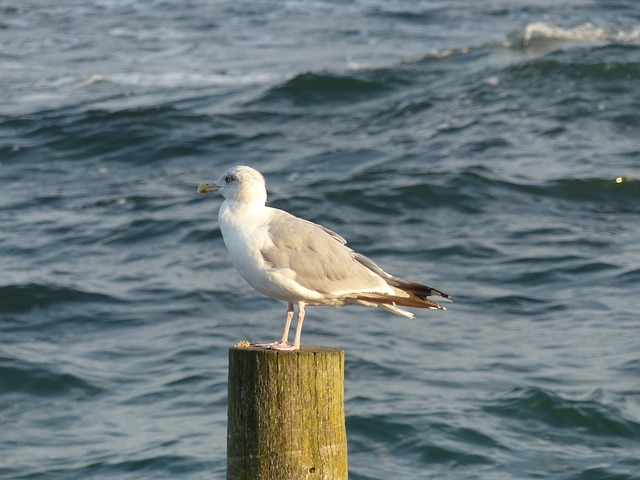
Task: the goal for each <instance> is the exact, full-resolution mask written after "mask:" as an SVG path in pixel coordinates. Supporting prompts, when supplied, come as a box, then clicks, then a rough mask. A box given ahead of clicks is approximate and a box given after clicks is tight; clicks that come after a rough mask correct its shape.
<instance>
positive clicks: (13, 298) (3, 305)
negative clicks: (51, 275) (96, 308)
mask: <svg viewBox="0 0 640 480" xmlns="http://www.w3.org/2000/svg"><path fill="white" fill-rule="evenodd" d="M89 302H102V303H104V302H108V303H113V302H118V300H117V299H116V298H114V297H112V296H109V295H105V294H103V293H97V292H89V291H85V290H81V289H79V288H73V287H66V286H60V285H48V284H41V283H26V284H20V285H4V286H0V313H1V312H21V311H29V310H33V309H36V308H45V307H48V306H51V305H57V304H60V303H89Z"/></svg>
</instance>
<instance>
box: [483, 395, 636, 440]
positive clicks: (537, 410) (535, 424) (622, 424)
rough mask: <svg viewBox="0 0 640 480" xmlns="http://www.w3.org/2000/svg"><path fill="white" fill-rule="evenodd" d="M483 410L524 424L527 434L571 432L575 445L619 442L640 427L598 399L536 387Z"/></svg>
mask: <svg viewBox="0 0 640 480" xmlns="http://www.w3.org/2000/svg"><path fill="white" fill-rule="evenodd" d="M483 410H484V411H485V412H487V413H490V414H492V415H497V416H500V417H503V418H510V419H512V420H513V421H515V422H522V423H525V424H526V425H527V429H528V430H530V431H537V432H539V433H542V432H546V431H547V430H549V429H550V431H555V432H557V431H558V430H567V431H573V432H574V435H575V440H576V441H582V440H583V439H582V437H581V435H584V434H588V435H593V436H595V437H620V438H638V435H640V424H639V423H638V422H636V421H634V420H631V419H630V418H627V417H626V416H625V415H624V413H623V412H622V411H620V409H618V408H617V407H614V406H612V405H609V404H605V403H602V402H601V401H599V400H598V399H597V398H587V399H573V398H569V397H567V396H565V395H561V394H559V393H557V392H553V391H550V390H548V389H543V388H538V387H519V388H516V389H514V390H512V391H511V392H509V393H506V394H504V395H503V396H501V397H498V398H496V399H494V400H491V401H488V402H487V403H486V404H485V406H484V407H483Z"/></svg>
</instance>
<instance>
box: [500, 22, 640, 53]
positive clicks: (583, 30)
mask: <svg viewBox="0 0 640 480" xmlns="http://www.w3.org/2000/svg"><path fill="white" fill-rule="evenodd" d="M602 40H607V41H613V42H637V41H639V40H640V28H633V29H631V30H617V31H615V32H612V31H607V30H606V29H605V28H603V27H599V26H597V25H594V24H593V23H590V22H587V23H583V24H581V25H578V26H576V27H573V28H562V27H559V26H557V25H553V24H551V23H545V22H532V23H529V24H528V25H527V26H525V27H524V28H523V29H522V30H520V31H518V32H515V33H512V34H510V35H508V36H507V39H506V40H505V42H504V46H505V47H506V48H544V47H548V46H549V45H550V44H553V43H557V42H581V43H583V42H598V41H602Z"/></svg>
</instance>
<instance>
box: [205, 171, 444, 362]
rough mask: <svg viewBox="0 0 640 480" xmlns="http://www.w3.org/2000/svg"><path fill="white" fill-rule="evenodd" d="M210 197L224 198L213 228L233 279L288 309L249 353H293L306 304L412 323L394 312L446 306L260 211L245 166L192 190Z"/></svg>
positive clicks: (318, 231)
mask: <svg viewBox="0 0 640 480" xmlns="http://www.w3.org/2000/svg"><path fill="white" fill-rule="evenodd" d="M210 192H218V193H220V194H221V195H222V196H223V197H224V201H223V202H222V205H221V206H220V210H219V212H218V221H219V224H220V230H221V231H222V236H223V238H224V243H225V246H226V247H227V251H228V252H229V257H230V258H231V261H232V262H233V264H234V266H235V267H236V269H237V270H238V272H239V273H240V275H241V276H242V277H243V278H244V279H245V280H246V282H247V283H248V284H249V285H251V286H252V287H253V288H254V289H256V290H257V291H258V292H260V293H261V294H263V295H266V296H268V297H272V298H275V299H278V300H282V301H285V302H287V304H288V306H287V313H286V321H285V327H284V332H283V334H282V338H281V339H280V340H279V341H276V342H273V343H267V344H256V346H261V347H265V348H268V349H272V350H281V351H295V350H299V349H300V335H301V333H302V323H303V322H304V316H305V307H306V306H307V305H329V306H343V305H364V306H369V307H379V308H383V309H384V310H387V311H389V312H391V313H394V314H396V315H401V316H403V317H405V318H414V315H413V313H411V312H408V311H406V310H403V309H401V308H399V307H400V306H402V307H415V308H428V309H432V310H445V307H443V306H442V305H440V304H438V303H436V302H435V301H433V300H430V299H429V298H428V297H438V301H450V300H448V298H449V295H447V294H446V293H444V292H441V291H440V290H436V289H435V288H431V287H428V286H426V285H421V284H419V283H413V282H408V281H406V280H401V279H399V278H397V277H394V276H393V275H390V274H388V273H387V272H385V271H384V270H382V268H380V267H379V266H378V265H377V264H376V263H374V262H373V260H371V259H369V258H367V257H365V256H364V255H361V254H360V253H356V252H354V251H353V250H352V249H351V248H349V247H348V246H347V241H346V240H345V239H344V238H342V237H341V236H340V235H338V234H337V233H335V232H333V231H331V230H329V229H327V228H325V227H323V226H322V225H318V224H316V223H313V222H310V221H308V220H305V219H302V218H298V217H296V216H294V215H292V214H290V213H288V212H285V211H284V210H279V209H277V208H271V207H267V206H266V203H267V189H266V183H265V179H264V177H263V176H262V174H261V173H260V172H258V171H257V170H255V169H253V168H251V167H247V166H236V167H232V168H230V169H228V170H227V171H226V172H224V173H223V174H222V175H221V176H220V177H219V178H218V179H217V180H216V181H215V182H204V183H201V184H200V185H199V186H198V193H210ZM294 304H295V305H297V306H298V323H297V325H296V335H295V340H294V343H293V345H291V344H289V342H288V339H289V329H290V327H291V320H292V318H293V316H294Z"/></svg>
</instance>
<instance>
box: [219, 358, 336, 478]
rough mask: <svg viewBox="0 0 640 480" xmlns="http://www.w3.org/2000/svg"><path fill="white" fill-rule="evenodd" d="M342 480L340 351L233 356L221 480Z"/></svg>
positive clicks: (230, 363)
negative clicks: (223, 478) (224, 468)
mask: <svg viewBox="0 0 640 480" xmlns="http://www.w3.org/2000/svg"><path fill="white" fill-rule="evenodd" d="M347 476H348V467H347V434H346V429H345V417H344V351H342V350H338V349H334V348H327V347H318V346H303V347H301V348H300V350H299V351H297V352H277V351H273V350H267V349H265V348H262V347H247V348H238V347H234V348H231V349H230V350H229V409H228V425H227V479H228V480H241V479H242V480H244V479H247V480H257V479H262V480H285V479H286V480H291V479H295V480H304V479H313V480H315V479H331V480H340V479H345V480H346V479H347Z"/></svg>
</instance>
